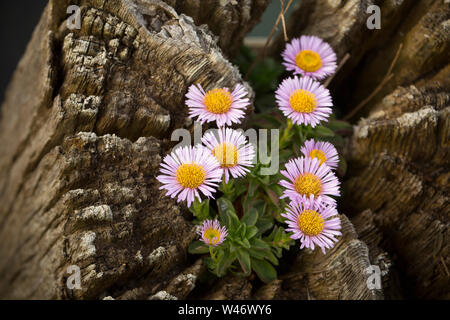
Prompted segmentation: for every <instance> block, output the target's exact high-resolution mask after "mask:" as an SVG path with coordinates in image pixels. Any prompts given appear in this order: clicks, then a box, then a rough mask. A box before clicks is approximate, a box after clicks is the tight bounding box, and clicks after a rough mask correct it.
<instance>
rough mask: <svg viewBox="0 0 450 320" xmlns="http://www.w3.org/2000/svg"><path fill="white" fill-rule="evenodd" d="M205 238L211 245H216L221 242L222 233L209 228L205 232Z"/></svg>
mask: <svg viewBox="0 0 450 320" xmlns="http://www.w3.org/2000/svg"><path fill="white" fill-rule="evenodd" d="M204 236H205V238H206V239H208V240H209V243H210V244H216V243H217V242H219V241H220V232H219V230H217V229H213V228H209V229H206V230H205V233H204Z"/></svg>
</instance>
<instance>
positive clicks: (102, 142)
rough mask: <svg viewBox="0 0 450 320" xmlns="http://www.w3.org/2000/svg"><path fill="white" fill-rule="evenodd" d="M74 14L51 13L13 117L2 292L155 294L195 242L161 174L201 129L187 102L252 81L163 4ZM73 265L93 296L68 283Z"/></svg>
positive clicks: (18, 85) (0, 223)
mask: <svg viewBox="0 0 450 320" xmlns="http://www.w3.org/2000/svg"><path fill="white" fill-rule="evenodd" d="M67 5H68V2H67V3H65V2H64V1H51V2H50V3H49V5H48V6H47V8H46V9H45V12H44V13H43V15H42V18H41V20H40V22H39V25H38V26H37V28H36V30H35V32H34V34H33V38H32V40H31V42H30V44H29V45H28V49H27V51H26V53H25V55H24V57H23V58H22V60H21V62H20V64H19V66H18V68H17V71H16V73H15V75H14V78H13V80H12V83H11V84H10V87H9V90H8V92H7V95H6V99H5V102H4V104H3V106H2V109H1V110H2V117H1V123H0V148H1V151H0V154H1V155H2V157H1V159H0V190H1V192H0V199H1V202H2V207H1V209H0V256H1V259H0V274H1V275H2V277H0V296H1V297H2V298H98V297H102V296H113V297H117V296H121V295H125V294H126V292H128V291H130V290H132V289H137V288H141V287H142V284H145V286H144V288H143V289H142V290H144V291H145V294H146V295H147V296H150V295H152V294H156V292H157V290H158V287H159V286H164V283H165V282H167V283H170V282H171V281H172V276H173V277H175V276H176V275H177V274H179V273H180V272H182V271H183V270H184V269H185V268H186V267H188V265H186V248H187V245H188V244H189V242H190V241H191V240H192V239H193V237H195V233H194V230H193V226H192V224H191V223H190V222H189V218H187V217H186V216H185V215H184V212H185V211H184V210H183V208H182V209H181V210H180V207H179V206H176V205H175V203H174V202H173V201H172V200H170V199H168V198H165V197H164V196H162V192H161V191H159V190H158V187H159V185H158V184H157V183H156V180H155V178H154V177H155V174H156V173H157V170H158V166H159V163H160V161H161V156H163V155H165V154H166V153H167V151H168V147H169V145H168V143H167V137H170V132H171V130H173V129H174V128H180V127H190V125H191V123H192V121H188V120H187V110H186V108H185V106H184V103H183V101H184V95H185V93H186V91H187V88H188V86H189V85H191V84H192V83H194V82H198V83H201V84H202V85H204V86H205V87H206V88H209V87H212V86H229V87H234V85H235V84H237V83H240V82H242V79H241V77H240V74H239V72H238V70H237V69H236V68H235V67H234V66H232V65H231V64H230V63H229V62H228V61H227V60H226V59H225V58H224V57H223V55H222V53H221V51H220V49H219V48H218V46H217V45H216V43H215V37H214V36H213V35H212V34H211V33H210V32H209V31H208V30H207V28H199V27H197V26H195V24H194V23H193V21H192V19H191V18H189V17H187V16H184V15H178V14H177V13H176V11H175V10H174V9H173V8H172V7H170V6H169V5H167V4H166V3H164V2H161V1H156V0H155V1H140V0H136V1H131V0H130V1H126V0H124V1H80V2H79V5H80V6H81V10H82V17H83V18H82V26H81V29H80V30H73V31H71V30H68V29H67V24H66V22H65V19H66V18H67V15H66V13H65V9H66V8H67ZM249 91H250V95H251V94H252V91H251V89H250V88H249ZM250 98H251V96H250ZM163 137H164V138H165V139H164V140H161V138H163ZM72 264H76V265H78V266H80V267H81V274H82V281H81V282H82V290H73V291H72V290H67V287H66V285H65V281H66V278H67V276H68V274H67V267H68V266H69V265H72Z"/></svg>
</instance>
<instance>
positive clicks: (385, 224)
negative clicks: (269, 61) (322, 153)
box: [272, 0, 450, 298]
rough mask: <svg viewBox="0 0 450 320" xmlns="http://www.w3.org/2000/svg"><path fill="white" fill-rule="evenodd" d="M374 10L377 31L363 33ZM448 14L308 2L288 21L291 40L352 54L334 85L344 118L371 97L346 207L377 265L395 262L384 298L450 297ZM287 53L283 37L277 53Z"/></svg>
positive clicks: (354, 143) (394, 5)
mask: <svg viewBox="0 0 450 320" xmlns="http://www.w3.org/2000/svg"><path fill="white" fill-rule="evenodd" d="M372 4H375V5H378V6H379V7H380V9H381V29H379V30H376V29H375V30H370V29H368V28H367V27H366V21H367V18H368V17H369V15H370V14H369V13H367V12H366V10H367V7H368V6H369V5H372ZM449 18H450V5H449V4H448V2H446V1H441V0H424V1H377V0H367V1H359V0H354V1H353V0H351V1H331V0H318V1H312V0H311V1H310V0H305V1H301V3H300V6H299V7H298V8H297V10H294V12H293V13H292V15H291V17H290V18H289V19H290V20H289V21H290V22H289V24H288V30H287V31H288V35H289V37H294V36H300V35H302V34H312V35H317V36H319V37H322V38H323V39H325V40H326V41H328V42H329V43H330V44H331V46H332V47H333V48H334V49H335V50H336V53H337V55H338V59H342V58H343V57H344V55H345V54H347V53H348V54H350V59H349V60H348V61H347V62H346V63H345V65H344V66H343V67H342V69H341V70H340V71H339V73H338V74H337V75H336V76H335V77H334V78H333V80H332V82H331V85H330V89H331V91H332V95H333V98H334V101H335V104H336V106H338V107H339V109H340V111H341V112H343V113H344V115H345V114H346V113H350V112H351V111H352V110H353V109H355V108H356V106H358V105H359V104H360V103H361V102H362V101H363V100H366V99H367V98H369V97H370V99H367V101H366V102H365V104H362V105H361V108H360V110H358V112H356V113H354V115H353V116H352V117H351V119H353V120H354V121H355V120H357V117H359V116H365V118H363V119H361V120H359V122H358V124H357V125H356V126H355V132H354V135H353V138H352V139H351V140H350V141H349V144H348V145H347V148H346V152H345V153H346V154H345V156H346V158H347V160H349V163H348V171H347V172H348V177H346V179H347V181H346V182H345V183H344V185H343V193H344V198H343V201H342V202H341V205H342V206H343V208H344V210H345V212H347V213H348V214H349V217H350V220H352V222H354V224H355V227H356V230H357V232H358V233H359V234H360V237H361V239H363V240H364V241H365V242H366V243H367V245H368V247H369V249H370V254H369V256H370V260H371V263H373V264H377V265H380V266H382V265H386V266H390V267H389V268H388V269H389V270H386V271H388V273H386V274H387V275H388V277H385V278H384V279H383V281H384V288H383V289H384V290H383V291H384V293H385V297H386V298H401V297H406V298H448V297H449V294H450V291H449V281H450V274H449V271H448V270H449V265H450V264H449V258H448V256H449V229H448V227H449V205H448V203H449V201H448V191H449V189H448V187H449V183H448V177H449V171H448V165H449V146H450V143H449V129H448V128H449V122H448V119H449V105H450V101H449V100H450V95H449V92H450V83H449V79H450V77H449V69H450V67H449V65H448V62H449V58H450V55H449V52H450V51H449V43H450V30H449V25H448V22H449ZM283 47H284V43H283V40H282V38H281V37H279V38H278V39H277V41H276V42H275V43H274V46H273V47H272V53H273V54H276V55H278V54H279V52H280V51H281V50H282V48H283ZM396 56H397V58H395V57H396ZM393 62H394V63H393ZM388 71H390V74H391V76H390V78H389V79H388V80H387V81H385V82H384V84H383V85H381V86H380V83H382V81H383V78H385V77H386V75H387V74H388V73H389V72H388ZM399 282H400V283H399Z"/></svg>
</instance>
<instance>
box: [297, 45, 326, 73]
mask: <svg viewBox="0 0 450 320" xmlns="http://www.w3.org/2000/svg"><path fill="white" fill-rule="evenodd" d="M295 63H296V64H297V66H298V67H299V68H300V69H302V70H304V71H307V72H315V71H317V70H319V69H320V68H321V67H322V59H321V58H320V55H319V54H318V53H317V52H314V51H311V50H303V51H300V52H299V53H297V56H296V57H295Z"/></svg>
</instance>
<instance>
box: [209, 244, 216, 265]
mask: <svg viewBox="0 0 450 320" xmlns="http://www.w3.org/2000/svg"><path fill="white" fill-rule="evenodd" d="M213 249H214V247H213V246H209V254H210V255H211V259H212V260H213V261H214V262H217V259H216V254H215V253H214V250H213Z"/></svg>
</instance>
